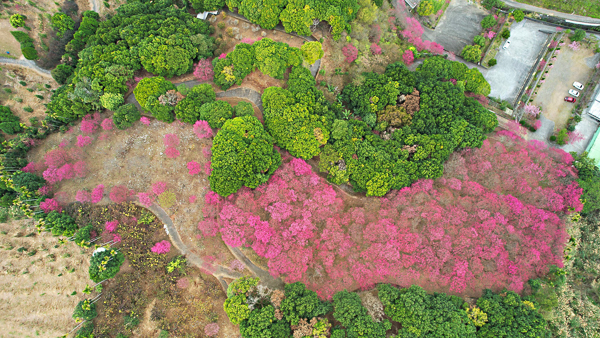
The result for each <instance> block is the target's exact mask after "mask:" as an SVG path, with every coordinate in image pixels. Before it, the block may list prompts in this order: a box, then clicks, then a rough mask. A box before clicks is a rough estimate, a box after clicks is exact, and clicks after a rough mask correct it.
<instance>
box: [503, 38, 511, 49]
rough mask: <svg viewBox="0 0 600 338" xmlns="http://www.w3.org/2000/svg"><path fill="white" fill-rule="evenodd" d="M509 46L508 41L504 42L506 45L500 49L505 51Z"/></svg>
mask: <svg viewBox="0 0 600 338" xmlns="http://www.w3.org/2000/svg"><path fill="white" fill-rule="evenodd" d="M509 46H510V40H506V43H505V44H504V46H503V47H502V49H507V48H508V47H509Z"/></svg>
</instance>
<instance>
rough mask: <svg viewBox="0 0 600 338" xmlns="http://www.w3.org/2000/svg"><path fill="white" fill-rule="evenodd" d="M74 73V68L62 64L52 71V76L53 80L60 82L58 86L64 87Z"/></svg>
mask: <svg viewBox="0 0 600 338" xmlns="http://www.w3.org/2000/svg"><path fill="white" fill-rule="evenodd" d="M73 71H74V69H73V67H71V66H69V65H66V64H60V65H58V66H56V67H54V69H52V72H51V74H52V78H53V79H54V80H55V81H56V82H58V84H61V85H63V84H65V83H67V79H69V77H70V76H71V75H72V74H73Z"/></svg>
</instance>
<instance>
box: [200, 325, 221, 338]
mask: <svg viewBox="0 0 600 338" xmlns="http://www.w3.org/2000/svg"><path fill="white" fill-rule="evenodd" d="M218 333H219V324H217V323H210V324H206V326H205V327H204V334H205V335H207V336H208V337H214V336H216V335H217V334H218Z"/></svg>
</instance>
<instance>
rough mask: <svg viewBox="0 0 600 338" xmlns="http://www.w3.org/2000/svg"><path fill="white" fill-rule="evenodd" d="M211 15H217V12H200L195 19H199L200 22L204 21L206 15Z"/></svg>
mask: <svg viewBox="0 0 600 338" xmlns="http://www.w3.org/2000/svg"><path fill="white" fill-rule="evenodd" d="M209 14H212V15H217V14H219V11H212V12H202V13H198V15H196V18H198V19H200V20H206V18H208V15H209Z"/></svg>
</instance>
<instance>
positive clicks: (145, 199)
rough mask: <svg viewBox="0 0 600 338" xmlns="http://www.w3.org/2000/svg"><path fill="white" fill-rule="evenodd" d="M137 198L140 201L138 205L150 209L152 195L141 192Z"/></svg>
mask: <svg viewBox="0 0 600 338" xmlns="http://www.w3.org/2000/svg"><path fill="white" fill-rule="evenodd" d="M137 196H138V199H139V201H140V204H141V205H143V206H145V207H146V208H148V207H150V206H151V205H152V203H154V195H153V194H150V193H147V192H141V193H139V194H138V195H137Z"/></svg>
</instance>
